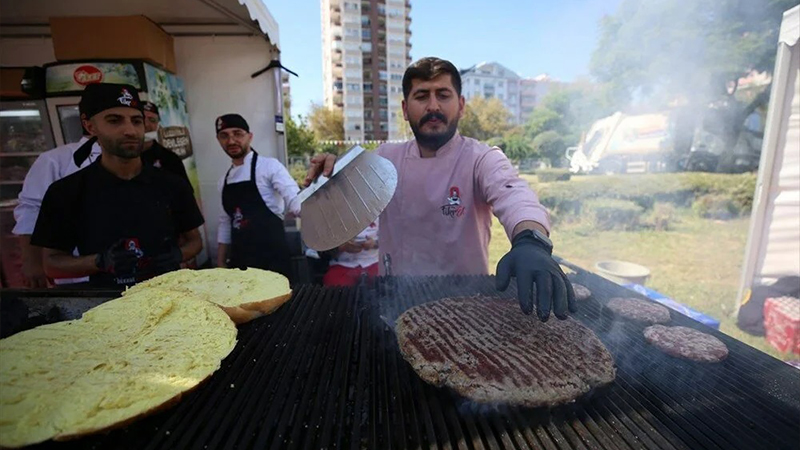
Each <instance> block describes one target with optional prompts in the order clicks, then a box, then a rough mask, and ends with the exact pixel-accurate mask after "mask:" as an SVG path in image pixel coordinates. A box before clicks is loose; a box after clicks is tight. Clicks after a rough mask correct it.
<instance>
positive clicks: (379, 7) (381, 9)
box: [378, 3, 386, 16]
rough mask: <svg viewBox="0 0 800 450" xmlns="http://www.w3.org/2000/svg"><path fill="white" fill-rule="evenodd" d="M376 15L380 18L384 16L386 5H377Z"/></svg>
mask: <svg viewBox="0 0 800 450" xmlns="http://www.w3.org/2000/svg"><path fill="white" fill-rule="evenodd" d="M378 14H380V15H382V16H385V15H386V5H384V4H381V3H378Z"/></svg>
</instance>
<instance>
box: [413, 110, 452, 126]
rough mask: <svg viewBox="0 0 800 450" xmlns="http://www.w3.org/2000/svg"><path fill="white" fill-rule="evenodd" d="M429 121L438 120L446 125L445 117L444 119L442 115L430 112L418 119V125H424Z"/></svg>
mask: <svg viewBox="0 0 800 450" xmlns="http://www.w3.org/2000/svg"><path fill="white" fill-rule="evenodd" d="M431 119H438V120H439V121H440V122H442V123H444V124H447V117H445V116H444V114H442V113H440V112H432V113H428V114H425V115H424V116H422V119H419V125H420V126H422V125H425V123H426V122H428V121H430V120H431Z"/></svg>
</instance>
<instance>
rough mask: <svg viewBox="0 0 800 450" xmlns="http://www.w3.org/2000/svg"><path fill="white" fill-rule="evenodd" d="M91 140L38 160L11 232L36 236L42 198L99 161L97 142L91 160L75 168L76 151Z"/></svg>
mask: <svg viewBox="0 0 800 450" xmlns="http://www.w3.org/2000/svg"><path fill="white" fill-rule="evenodd" d="M88 140H89V139H88V138H87V137H82V138H81V140H79V141H78V142H73V143H71V144H66V145H62V146H61V147H56V148H54V149H52V150H48V151H46V152H44V153H42V154H41V155H39V157H38V158H36V161H34V163H33V165H31V168H30V169H29V170H28V174H27V175H25V182H24V183H23V185H22V191H21V192H20V193H19V204H18V205H17V207H16V208H14V219H15V220H16V224H15V225H14V230H13V231H12V232H13V233H14V234H16V235H31V234H33V229H34V228H35V227H36V219H37V218H38V217H39V209H41V207H42V199H43V198H44V194H45V193H46V192H47V188H49V187H50V185H51V184H53V183H54V182H56V181H58V180H60V179H62V178H64V177H66V176H67V175H72V174H73V173H75V172H77V171H78V170H80V169H83V168H84V167H86V166H88V165H89V164H91V163H93V162H94V161H95V160H97V158H98V157H99V156H100V153H101V150H100V145H98V144H97V142H95V143H94V145H92V150H91V152H90V153H89V157H88V158H86V160H84V161H83V163H82V164H81V165H80V166H76V165H75V160H74V158H73V156H74V154H75V152H76V151H77V150H78V149H79V148H80V147H81V146H82V145H83V144H84V143H86V141H88ZM75 254H77V253H75ZM53 281H54V282H55V283H56V284H70V283H80V282H83V281H89V278H88V277H83V278H56V279H54V280H53Z"/></svg>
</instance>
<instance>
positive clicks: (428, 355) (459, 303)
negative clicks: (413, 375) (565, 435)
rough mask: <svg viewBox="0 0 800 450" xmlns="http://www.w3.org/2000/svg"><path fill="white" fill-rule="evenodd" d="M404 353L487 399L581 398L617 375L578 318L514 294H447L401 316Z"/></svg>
mask: <svg viewBox="0 0 800 450" xmlns="http://www.w3.org/2000/svg"><path fill="white" fill-rule="evenodd" d="M396 331H397V339H398V343H399V345H400V351H401V352H402V354H403V357H404V358H405V359H406V361H408V362H409V363H410V364H411V366H412V367H413V368H414V370H415V371H416V372H417V374H418V375H419V376H420V377H421V378H422V379H423V380H425V381H426V382H428V383H431V384H433V385H435V386H447V387H449V388H452V389H453V390H455V391H456V392H458V393H459V394H461V395H463V396H465V397H467V398H469V399H472V400H474V401H477V402H482V403H494V402H501V403H509V404H513V405H523V406H529V407H537V406H546V405H557V404H562V403H566V402H569V401H572V400H574V399H576V398H577V397H579V396H581V395H582V394H585V393H586V392H589V391H590V390H592V389H593V388H595V387H597V386H601V385H604V384H607V383H610V382H611V381H613V380H614V377H615V375H616V370H615V368H614V359H613V358H612V356H611V354H610V353H609V352H608V350H607V349H606V348H605V346H603V343H602V342H600V339H598V338H597V336H596V335H595V334H594V333H593V332H592V331H591V330H589V329H588V328H586V327H585V326H583V325H582V324H581V323H580V322H578V321H577V320H575V319H572V318H568V319H566V320H558V319H556V318H553V319H550V320H549V321H548V322H546V323H542V322H541V321H540V320H539V319H538V318H537V317H536V315H530V316H528V315H525V314H523V313H522V312H521V311H520V309H519V305H518V304H517V302H515V301H510V300H506V299H495V298H489V297H468V298H447V299H442V300H438V301H435V302H431V303H426V304H424V305H420V306H416V307H413V308H411V309H409V310H408V311H406V312H404V313H403V314H402V315H401V316H400V317H399V318H398V320H397V325H396Z"/></svg>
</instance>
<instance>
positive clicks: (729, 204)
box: [692, 194, 740, 220]
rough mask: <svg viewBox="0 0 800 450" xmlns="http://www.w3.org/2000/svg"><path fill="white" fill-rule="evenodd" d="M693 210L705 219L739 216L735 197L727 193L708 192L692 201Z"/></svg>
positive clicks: (725, 218)
mask: <svg viewBox="0 0 800 450" xmlns="http://www.w3.org/2000/svg"><path fill="white" fill-rule="evenodd" d="M692 211H694V212H695V214H697V215H698V216H700V217H703V218H705V219H721V220H727V219H732V218H734V217H737V216H738V215H739V213H740V210H739V208H738V207H737V206H736V204H735V203H734V201H733V199H732V198H731V197H729V196H726V195H720V194H706V195H703V196H700V197H698V198H697V200H695V201H694V203H692Z"/></svg>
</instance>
